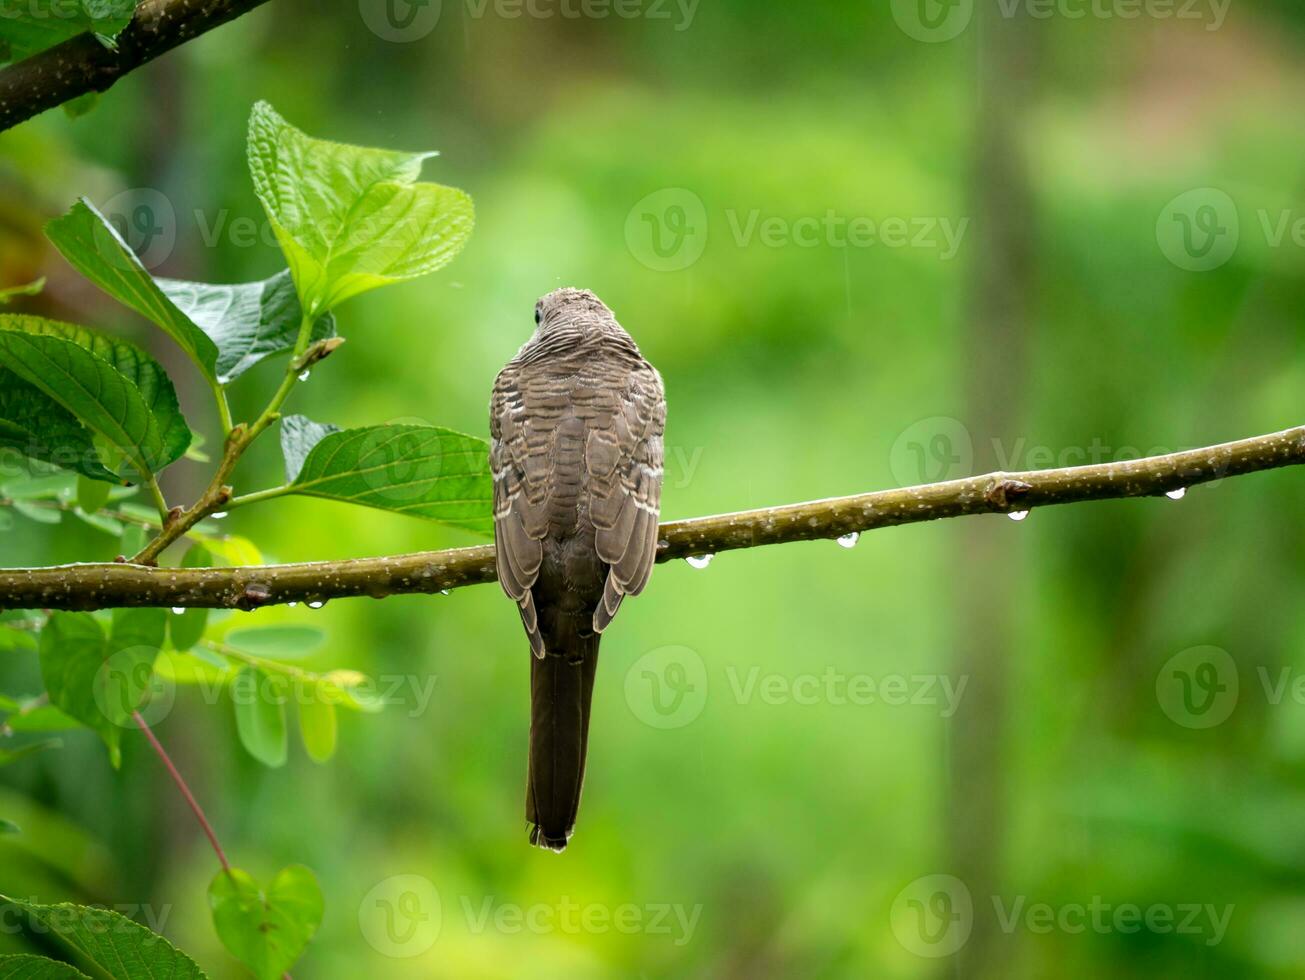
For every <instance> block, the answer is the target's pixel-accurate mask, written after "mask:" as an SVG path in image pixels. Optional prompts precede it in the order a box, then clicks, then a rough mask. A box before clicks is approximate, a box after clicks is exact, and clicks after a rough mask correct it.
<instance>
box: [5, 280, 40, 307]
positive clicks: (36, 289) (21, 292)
mask: <svg viewBox="0 0 1305 980" xmlns="http://www.w3.org/2000/svg"><path fill="white" fill-rule="evenodd" d="M44 288H45V276H42V277H41V278H40V279H37V280H36V281H35V282H29V283H25V284H24V285H22V286H8V287H6V288H4V289H0V306H7V305H8V304H9V303H10V302H12V301H13V300H15V299H17V298H18V297H19V296H39V295H40V294H41V290H43V289H44Z"/></svg>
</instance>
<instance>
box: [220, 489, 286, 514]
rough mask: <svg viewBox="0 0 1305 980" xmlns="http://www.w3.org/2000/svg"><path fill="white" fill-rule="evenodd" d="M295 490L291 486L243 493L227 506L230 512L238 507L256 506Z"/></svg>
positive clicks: (233, 498)
mask: <svg viewBox="0 0 1305 980" xmlns="http://www.w3.org/2000/svg"><path fill="white" fill-rule="evenodd" d="M293 489H294V488H293V487H291V486H290V485H289V484H285V485H284V486H279V487H268V488H267V489H266V490H256V491H254V492H253V493H242V494H241V495H240V496H238V497H232V498H231V501H230V502H229V503H228V504H227V509H228V510H234V509H235V508H237V507H243V506H245V505H246V504H256V503H259V502H260V501H263V500H274V499H276V498H277V497H283V496H285V495H286V494H288V493H290V492H291V491H292V490H293Z"/></svg>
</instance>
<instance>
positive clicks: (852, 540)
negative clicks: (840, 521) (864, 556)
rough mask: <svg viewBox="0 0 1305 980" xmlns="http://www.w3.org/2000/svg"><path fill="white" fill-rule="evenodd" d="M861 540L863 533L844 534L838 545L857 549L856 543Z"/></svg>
mask: <svg viewBox="0 0 1305 980" xmlns="http://www.w3.org/2000/svg"><path fill="white" fill-rule="evenodd" d="M860 540H861V532H860V531H853V532H852V533H851V534H844V535H843V536H842V537H841V538H839V539H838V543H839V544H840V545H841V546H842V547H844V548H855V547H856V543H857V542H858V541H860Z"/></svg>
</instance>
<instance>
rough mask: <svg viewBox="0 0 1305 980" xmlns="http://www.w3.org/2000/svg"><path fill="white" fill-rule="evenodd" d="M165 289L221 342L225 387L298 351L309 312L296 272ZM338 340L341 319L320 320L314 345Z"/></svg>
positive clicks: (176, 283)
mask: <svg viewBox="0 0 1305 980" xmlns="http://www.w3.org/2000/svg"><path fill="white" fill-rule="evenodd" d="M157 282H158V286H159V288H160V289H161V290H162V291H163V294H164V295H165V296H167V297H168V299H170V300H171V301H172V303H173V305H174V306H176V307H177V309H179V310H180V311H181V312H182V313H183V314H184V315H185V316H186V317H187V318H188V319H189V320H190V321H191V322H192V323H194V324H195V325H196V326H198V327H199V328H200V329H201V330H203V331H204V333H205V334H207V335H208V336H209V337H210V338H211V339H212V340H213V342H214V343H215V344H217V348H218V354H217V362H216V372H217V380H218V383H219V384H229V383H230V382H232V381H234V380H235V379H236V378H238V377H239V376H240V375H242V374H244V373H245V371H247V370H249V369H250V368H251V367H253V366H254V365H255V364H257V363H258V362H259V361H261V360H263V359H264V358H266V357H271V356H273V355H275V354H285V353H288V352H289V351H291V350H293V349H294V346H295V342H296V341H297V340H298V338H299V326H300V323H301V321H302V320H303V311H302V310H301V308H300V306H299V295H298V294H297V293H296V292H295V286H294V281H293V280H292V279H291V277H290V271H289V270H288V269H287V270H286V271H284V272H279V273H277V274H276V275H275V276H273V277H272V278H270V279H264V280H262V281H260V282H247V283H240V284H239V285H234V286H217V285H211V284H208V283H202V282H182V281H181V280H178V279H159V280H157ZM334 336H335V318H334V317H333V316H331V315H330V314H329V313H328V314H326V315H325V316H320V317H318V318H317V322H316V323H315V324H314V325H313V330H312V334H311V336H310V338H309V340H310V342H311V341H316V340H325V339H326V338H328V337H334Z"/></svg>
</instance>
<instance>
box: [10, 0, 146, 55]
mask: <svg viewBox="0 0 1305 980" xmlns="http://www.w3.org/2000/svg"><path fill="white" fill-rule="evenodd" d="M135 7H136V0H75V2H73V0H24V2H23V3H6V4H3V5H0V16H2V19H0V42H3V43H0V49H2V50H3V51H4V52H5V57H4V58H3V59H0V60H7V61H21V60H22V59H23V58H27V57H29V56H31V55H33V54H36V53H37V52H38V51H44V50H45V49H46V48H50V47H53V46H54V45H56V44H58V43H59V42H61V41H66V40H68V39H69V38H71V37H75V36H76V35H78V34H83V33H86V32H88V31H89V32H91V33H92V34H94V35H95V37H96V38H97V39H98V40H99V41H100V43H101V44H103V45H104V46H105V47H107V48H112V47H113V40H114V38H116V37H117V36H118V34H119V33H121V32H122V30H123V29H124V28H125V27H126V26H127V25H128V24H129V23H131V16H132V11H133V10H134V9H135Z"/></svg>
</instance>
